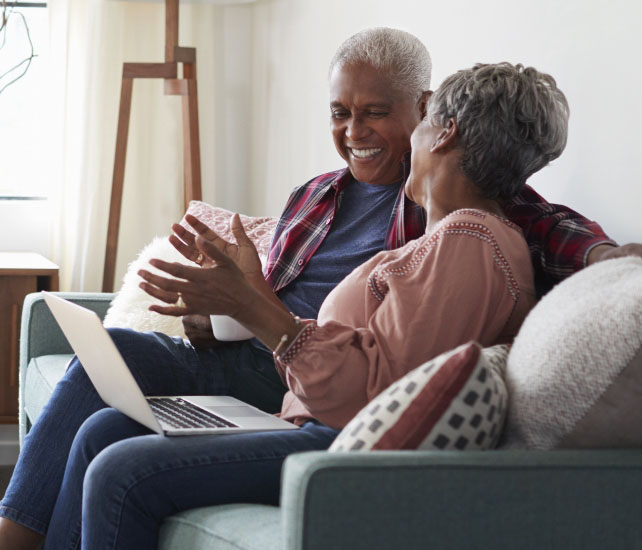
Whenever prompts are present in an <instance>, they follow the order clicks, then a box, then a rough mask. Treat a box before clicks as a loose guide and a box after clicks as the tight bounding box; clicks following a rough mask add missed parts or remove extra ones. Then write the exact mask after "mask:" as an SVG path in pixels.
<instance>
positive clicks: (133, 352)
mask: <svg viewBox="0 0 642 550" xmlns="http://www.w3.org/2000/svg"><path fill="white" fill-rule="evenodd" d="M110 334H111V336H112V339H113V340H114V342H115V343H116V346H117V347H118V349H119V350H120V353H121V354H122V355H123V357H124V359H125V361H126V362H127V365H128V366H129V368H130V370H131V372H132V374H133V375H134V378H135V379H136V381H137V382H138V384H139V386H140V387H141V389H142V391H143V393H145V394H146V395H177V394H178V395H180V394H183V395H190V394H191V395H199V394H203V395H233V396H235V397H238V398H240V399H243V400H244V401H247V402H249V403H251V404H252V405H255V406H257V407H259V408H261V409H263V410H265V411H267V412H277V411H278V410H280V408H281V402H282V399H283V394H284V393H285V391H286V388H285V387H284V386H283V383H282V382H281V379H280V378H279V375H278V373H277V372H276V369H275V368H274V363H273V360H272V357H271V354H270V353H269V351H268V350H266V349H265V348H263V347H262V346H260V345H258V344H256V343H255V342H254V341H251V340H250V341H246V342H240V343H228V344H225V345H221V346H219V347H217V348H214V349H212V350H206V351H199V350H196V349H194V348H193V347H192V346H191V345H190V344H189V343H186V342H183V340H181V339H180V338H170V337H168V336H165V335H164V334H159V333H138V332H134V331H131V330H126V329H110ZM105 407H106V405H105V403H104V402H103V401H102V399H100V397H99V396H98V394H97V393H96V391H95V389H94V387H93V385H92V383H91V381H90V380H89V378H88V377H87V375H86V373H85V371H84V369H83V368H82V365H81V364H80V363H79V362H78V360H77V359H76V358H74V360H73V361H72V363H71V365H70V367H69V369H68V370H67V372H66V374H65V375H64V377H63V378H62V379H61V380H60V382H59V383H58V384H57V385H56V387H55V389H54V392H53V395H52V396H51V399H50V400H49V402H48V403H47V405H46V406H45V408H44V409H43V411H42V413H41V415H40V417H39V418H38V420H37V422H36V423H35V424H34V426H33V428H32V429H31V430H30V431H29V434H28V435H27V437H26V438H25V441H24V446H23V448H22V450H21V453H20V456H19V458H18V463H17V464H16V467H15V469H14V474H13V476H12V478H11V482H10V484H9V486H8V487H7V491H6V493H5V496H4V498H3V500H2V502H0V516H3V517H6V518H9V519H11V520H14V521H16V522H18V523H20V524H22V525H24V526H26V527H29V528H30V529H33V530H34V531H37V532H39V533H41V534H45V533H46V532H47V529H48V527H49V521H50V518H51V514H52V512H53V509H54V505H55V504H56V500H57V499H58V493H59V491H60V487H61V484H62V480H63V475H64V472H65V467H66V465H67V458H68V456H69V452H70V449H71V446H72V443H73V441H74V436H75V435H76V433H77V432H78V429H79V428H80V426H81V425H82V424H83V422H84V421H85V420H87V418H89V417H90V416H91V415H92V414H94V413H95V412H96V411H98V410H100V409H103V408H105Z"/></svg>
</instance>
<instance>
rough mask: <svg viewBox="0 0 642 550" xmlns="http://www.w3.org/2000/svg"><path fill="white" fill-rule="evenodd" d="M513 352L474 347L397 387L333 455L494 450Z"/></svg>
mask: <svg viewBox="0 0 642 550" xmlns="http://www.w3.org/2000/svg"><path fill="white" fill-rule="evenodd" d="M507 355H508V347H507V346H494V347H492V348H487V349H484V350H482V348H481V347H480V345H479V344H477V343H476V342H469V343H468V344H464V345H462V346H459V347H458V348H456V349H454V350H451V351H449V352H446V353H443V354H441V355H439V356H438V357H436V358H435V359H432V360H431V361H428V362H427V363H424V364H423V365H421V366H420V367H418V368H416V369H414V370H413V371H411V372H409V373H408V374H407V375H406V376H404V377H403V378H401V379H399V380H398V381H397V382H395V383H394V384H392V385H391V386H390V387H388V388H387V389H386V390H384V391H383V392H382V393H380V394H379V395H378V396H377V397H375V399H373V400H372V401H371V402H370V403H368V405H366V406H365V407H364V408H363V409H362V410H361V411H360V412H359V413H358V414H357V416H356V417H355V418H353V419H352V420H351V421H350V422H349V423H348V425H347V426H346V427H345V428H344V429H343V430H342V431H341V433H340V434H339V436H338V437H337V438H336V439H335V441H334V442H333V444H332V446H331V447H330V449H329V450H330V451H367V450H383V449H439V450H443V449H453V450H456V449H459V450H464V449H468V450H470V449H488V448H492V447H494V446H495V444H496V442H497V440H498V439H499V435H500V432H501V429H502V426H503V423H504V417H505V409H506V407H505V405H506V400H507V397H506V387H505V386H504V381H503V370H504V366H505V364H506V357H507Z"/></svg>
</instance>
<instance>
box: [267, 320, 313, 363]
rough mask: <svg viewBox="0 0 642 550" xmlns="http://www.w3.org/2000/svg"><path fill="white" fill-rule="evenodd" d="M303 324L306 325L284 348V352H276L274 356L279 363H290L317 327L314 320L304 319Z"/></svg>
mask: <svg viewBox="0 0 642 550" xmlns="http://www.w3.org/2000/svg"><path fill="white" fill-rule="evenodd" d="M302 324H303V325H304V327H303V330H301V331H299V334H297V335H296V336H295V337H294V339H293V340H292V342H290V345H289V346H288V347H287V348H286V349H284V350H283V353H279V354H276V353H275V355H274V358H275V359H276V360H277V361H278V362H279V363H283V364H287V363H290V362H291V361H292V360H293V359H294V358H295V357H296V355H297V354H298V353H299V351H301V348H302V347H303V345H304V344H305V343H306V342H307V341H308V340H309V339H310V337H311V336H312V334H313V333H314V331H315V330H316V329H317V322H316V321H314V320H305V321H302Z"/></svg>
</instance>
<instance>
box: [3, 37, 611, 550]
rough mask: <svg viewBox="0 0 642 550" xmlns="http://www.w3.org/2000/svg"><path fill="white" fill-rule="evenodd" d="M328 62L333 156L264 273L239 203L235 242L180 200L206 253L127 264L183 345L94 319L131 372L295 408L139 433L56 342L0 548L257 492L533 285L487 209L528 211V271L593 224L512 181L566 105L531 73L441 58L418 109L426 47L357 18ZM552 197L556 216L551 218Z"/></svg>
mask: <svg viewBox="0 0 642 550" xmlns="http://www.w3.org/2000/svg"><path fill="white" fill-rule="evenodd" d="M462 75H463V76H462ZM329 80H330V115H331V130H332V135H333V139H334V143H335V146H336V148H337V151H338V152H339V154H340V155H341V156H342V157H343V158H344V159H345V161H346V163H347V168H345V169H344V170H340V171H337V172H331V173H328V174H324V175H321V176H318V177H316V178H314V179H312V180H310V181H309V182H308V183H306V184H305V185H303V186H301V187H300V188H297V189H295V191H294V192H293V194H292V195H291V197H290V199H289V201H288V203H287V205H286V208H285V211H284V213H283V215H282V216H281V218H280V220H279V225H278V227H277V230H276V234H275V236H274V239H273V243H272V246H271V250H270V254H269V259H268V265H267V268H266V272H265V276H264V275H263V274H262V273H261V268H260V263H259V261H258V258H257V255H256V251H255V250H254V249H253V247H252V246H251V243H250V242H249V241H248V240H247V238H246V237H245V236H244V233H243V229H242V227H241V226H240V223H239V221H238V218H235V220H234V233H235V236H236V237H237V244H231V243H223V242H221V241H220V240H219V239H217V238H216V236H214V235H212V234H211V233H210V232H209V231H208V230H207V228H205V227H204V226H202V224H199V222H198V221H197V220H194V219H191V223H192V224H193V225H194V229H195V231H196V232H197V233H199V235H200V236H199V237H198V238H195V237H194V235H192V234H191V233H189V232H187V231H185V230H184V229H182V228H181V227H180V226H175V231H176V235H175V236H173V237H172V242H173V243H174V244H175V246H177V248H179V250H181V251H182V252H183V253H184V254H185V256H186V257H188V258H190V259H192V260H194V261H196V262H198V263H199V264H200V263H201V261H200V260H201V259H202V258H203V257H206V258H209V259H208V260H207V261H206V262H205V263H203V265H202V266H201V265H199V266H195V267H187V266H184V267H178V266H175V265H172V264H165V263H163V262H156V265H157V266H158V267H160V268H162V269H164V270H165V271H167V273H170V274H173V275H176V276H178V277H179V280H178V281H173V282H172V281H170V280H168V279H165V278H163V277H155V276H153V275H152V274H150V273H143V274H142V275H143V276H144V278H145V279H146V280H147V282H146V283H144V288H145V290H147V291H148V292H149V293H150V294H154V295H156V296H157V297H159V298H161V299H162V300H163V301H165V302H167V303H168V304H172V303H174V305H168V306H162V307H161V306H159V307H157V310H158V311H160V312H162V313H166V314H170V315H181V316H183V317H184V319H185V323H186V329H187V331H188V335H189V337H190V339H191V340H192V343H193V345H191V344H190V343H189V342H184V341H183V340H180V339H172V338H169V337H167V336H165V335H162V334H156V333H147V334H139V333H135V332H133V331H128V330H114V329H112V330H111V335H112V338H113V339H114V342H115V343H116V345H117V347H118V348H119V350H120V352H121V354H122V355H123V356H124V358H125V360H126V362H127V364H128V366H129V367H130V370H131V371H132V374H133V375H134V377H135V379H136V380H137V382H138V383H139V385H140V387H141V388H142V390H143V392H144V393H146V394H148V395H176V394H192V395H194V394H228V395H234V396H235V397H239V398H241V399H243V400H244V401H247V402H250V403H252V404H254V405H256V406H259V407H260V408H262V409H264V410H267V411H270V412H276V411H279V410H280V411H281V415H282V416H283V417H284V418H286V419H289V420H292V421H293V422H295V423H297V424H298V425H299V426H301V427H300V429H299V430H294V431H288V432H272V433H261V434H238V435H233V436H225V437H218V436H196V437H184V438H166V437H161V436H156V435H149V432H148V431H147V430H146V429H145V428H143V427H142V426H140V425H138V424H137V423H136V422H134V421H132V420H129V419H128V418H126V417H124V416H123V415H121V414H120V413H118V412H117V411H115V410H113V409H109V408H106V406H105V404H104V403H103V402H102V400H101V399H100V398H99V397H98V395H97V394H96V392H95V390H94V388H93V386H92V385H91V382H90V381H89V380H88V378H87V376H86V374H85V373H84V370H83V368H82V365H81V364H80V363H79V362H78V360H77V359H76V358H75V359H74V360H73V361H72V363H71V365H70V368H69V369H68V371H67V373H66V374H65V376H64V378H63V380H62V381H61V382H60V383H59V384H58V386H57V387H56V389H55V391H54V394H53V396H52V398H51V400H50V402H49V404H48V405H47V406H46V408H45V410H44V411H43V413H42V415H41V417H40V418H39V419H38V421H37V422H36V423H35V425H34V427H33V428H32V430H31V432H30V433H29V435H28V436H27V438H26V440H25V446H24V448H23V450H22V452H21V456H20V459H19V461H18V464H17V466H16V470H15V473H14V477H13V478H12V481H11V484H10V486H9V488H8V490H7V493H6V495H5V498H4V499H3V501H2V503H1V505H0V516H2V520H1V521H0V549H4V548H11V549H12V550H13V549H17V548H29V547H32V548H35V547H37V545H38V544H39V542H40V539H41V538H42V535H44V534H45V533H46V534H47V537H46V540H45V548H56V549H57V548H66V547H76V546H77V545H78V543H79V541H80V543H81V544H82V547H83V548H98V547H101V546H102V545H103V542H104V541H105V540H110V541H112V547H113V548H136V549H143V548H156V545H157V536H158V529H159V527H160V524H161V522H162V521H163V518H165V517H167V516H169V515H171V514H174V513H176V512H177V511H179V510H183V509H186V508H193V507H198V506H205V505H208V504H214V503H223V502H239V501H243V502H248V501H251V502H260V503H276V502H277V501H278V492H279V480H280V470H281V464H282V462H283V460H284V458H285V457H286V456H287V455H288V454H290V453H293V452H297V451H305V450H314V449H325V448H327V447H328V446H329V445H330V444H331V442H332V441H333V439H334V438H335V436H336V435H337V433H338V430H339V429H340V428H341V427H343V426H344V425H345V424H346V422H347V421H348V420H349V419H350V418H351V416H352V415H354V413H355V412H356V411H357V410H359V409H360V408H361V407H362V406H363V405H364V404H365V403H367V402H368V401H369V400H370V399H371V398H372V397H373V396H374V395H376V394H377V393H378V392H379V391H380V390H382V389H383V388H384V387H386V386H387V385H388V384H390V383H391V382H392V381H394V380H396V379H397V378H399V377H400V376H401V375H403V374H404V373H406V372H407V371H408V370H409V369H411V368H414V367H416V366H417V365H418V364H420V363H421V362H423V361H425V360H426V359H429V358H431V357H434V356H435V355H437V354H438V353H440V352H441V351H444V350H446V349H449V348H451V347H454V346H456V345H457V344H459V343H461V342H463V341H467V340H470V339H475V340H478V341H479V342H481V343H482V344H483V345H489V344H491V343H495V342H503V341H509V340H510V339H511V338H512V336H513V335H514V334H515V332H516V331H517V328H518V326H519V324H520V322H521V320H522V319H523V317H524V315H525V314H526V312H527V311H528V309H529V307H530V306H531V305H532V303H533V300H534V297H533V288H532V273H531V267H530V260H529V255H528V248H527V246H526V244H525V242H524V240H523V237H522V235H521V233H520V231H519V229H518V228H517V227H516V226H515V225H513V224H512V223H511V222H510V221H508V220H507V219H506V217H505V216H506V215H509V217H511V215H512V214H514V217H515V218H517V219H518V220H519V221H520V223H521V224H522V225H523V227H525V228H529V230H528V233H527V236H529V238H532V239H533V241H534V242H535V244H534V245H533V246H532V248H533V249H534V250H538V251H542V257H543V258H544V259H545V260H546V261H544V262H542V261H538V263H537V266H536V273H538V272H539V273H541V274H544V278H546V277H549V276H550V275H555V274H556V273H558V272H559V271H560V270H559V269H558V268H559V265H558V263H556V262H558V260H559V258H560V257H561V258H564V257H567V256H568V258H570V259H569V262H570V263H571V264H572V263H573V262H575V253H576V252H577V250H579V249H581V250H583V251H584V252H586V253H587V254H588V252H589V251H590V250H591V249H592V247H594V246H595V245H599V244H604V243H608V242H609V241H608V239H607V238H606V237H605V236H604V235H603V233H602V232H601V230H600V229H599V227H598V226H595V225H591V223H590V222H587V221H586V220H584V219H583V218H581V217H579V216H577V215H575V214H574V213H572V212H569V211H566V210H564V209H560V208H557V209H555V208H553V207H551V206H550V205H546V208H542V207H541V206H542V200H541V198H539V197H538V196H537V195H536V194H534V192H532V190H530V189H528V188H527V187H525V186H524V181H525V180H526V178H527V177H528V176H529V175H530V174H531V173H532V172H533V171H535V170H536V169H539V168H541V167H542V166H544V165H545V164H546V163H547V162H548V161H550V160H551V159H552V158H555V156H557V155H558V154H559V153H560V152H561V150H562V149H563V146H564V141H565V133H564V132H562V130H564V129H565V126H566V117H567V114H568V112H567V109H566V104H565V101H564V100H563V96H562V94H561V92H559V91H558V90H557V88H556V87H555V86H554V83H553V81H552V79H550V78H549V77H546V76H544V75H540V74H539V73H537V72H536V71H534V70H531V69H529V70H522V69H521V68H519V67H511V66H508V65H502V66H491V67H490V68H486V67H482V68H476V69H473V70H470V71H467V72H464V73H461V75H460V76H458V77H456V78H455V80H454V81H452V82H451V81H450V80H449V81H448V82H447V83H445V84H444V86H442V87H441V88H440V90H439V91H438V92H437V93H436V94H435V98H434V99H432V100H430V103H429V118H428V119H426V121H424V122H423V123H421V124H420V122H421V121H422V119H424V117H425V115H426V106H427V101H428V97H429V95H430V94H429V92H428V87H429V80H430V58H429V56H428V52H427V51H426V49H425V47H424V46H423V45H422V44H421V42H420V41H419V40H417V39H416V38H415V37H413V36H411V35H409V34H408V33H404V32H402V31H396V30H393V29H370V30H368V31H364V32H362V33H359V34H358V35H356V36H355V37H352V38H351V39H349V40H347V41H346V42H345V43H344V44H343V45H342V46H341V47H340V49H339V51H338V52H337V54H336V56H335V58H334V59H333V62H332V64H331V68H330V78H329ZM470 94H473V95H470ZM493 94H494V95H493ZM472 97H475V98H477V99H478V100H479V102H475V101H473V100H472V99H471V98H472ZM493 98H494V99H493ZM482 106H483V108H482ZM418 125H419V128H418V130H417V132H416V133H415V134H414V137H413V143H414V145H415V147H414V150H413V155H412V174H411V176H410V178H409V179H408V181H407V182H406V181H405V180H406V176H407V173H408V170H409V167H410V164H409V159H408V157H409V151H410V138H411V135H412V133H413V130H415V128H416V127H417V126H418ZM558 130H559V131H558ZM404 184H405V190H406V192H407V194H408V197H409V198H410V199H412V200H408V199H406V197H405V194H404ZM516 193H518V194H517V195H516ZM524 193H526V195H525V194H524ZM511 213H512V214H511ZM554 214H555V215H554ZM565 218H567V219H572V220H573V224H572V225H569V226H562V224H559V223H558V222H559V221H560V220H561V219H565ZM569 227H570V229H569ZM574 228H580V229H581V230H577V231H576V230H575V229H574ZM426 230H427V231H428V232H427V233H426ZM557 231H561V232H562V234H563V235H564V238H557V237H558V236H559V233H557ZM569 232H570V233H572V236H573V237H574V239H575V240H574V239H569V238H568V234H569ZM543 235H546V236H547V238H549V239H550V243H552V245H551V246H549V243H548V242H547V241H546V239H542V236H543ZM413 239H415V240H413ZM578 240H581V247H579V248H578V247H577V246H573V247H572V253H568V254H567V253H566V252H567V251H566V250H564V249H563V248H564V246H567V244H568V243H570V242H573V243H574V245H576V244H577V241H578ZM559 243H563V244H562V245H559ZM217 245H218V246H220V248H221V249H222V250H223V249H224V250H225V251H226V252H227V254H223V253H222V252H221V251H220V250H219V248H218V247H217ZM551 248H554V249H555V248H557V249H559V248H562V249H563V250H562V254H557V253H556V254H549V253H548V252H549V251H550V249H551ZM557 249H556V250H555V252H558V250H557ZM382 251H383V252H382ZM584 252H582V254H584ZM551 258H552V260H550V259H551ZM360 265H361V267H358V266H360ZM542 265H543V266H544V268H542ZM355 268H356V269H355ZM353 270H354V271H353ZM562 271H563V270H562ZM569 271H570V272H572V269H570V270H568V269H567V270H566V272H569ZM466 277H468V278H466ZM344 278H345V280H344V282H343V283H341V284H340V285H339V282H340V281H341V280H343V279H344ZM549 282H550V281H549ZM337 285H338V286H337ZM335 287H336V288H335ZM333 289H334V290H333ZM179 296H180V297H181V301H182V305H181V307H178V305H176V302H177V299H178V298H179ZM212 313H221V314H228V315H231V316H232V317H234V318H236V319H237V320H238V321H239V322H241V323H242V324H244V325H245V326H246V327H247V328H249V329H250V330H252V331H253V332H254V334H256V336H257V337H258V338H259V339H260V341H261V342H259V341H258V340H256V339H254V340H250V341H246V342H240V343H233V344H221V343H220V342H219V343H216V342H214V341H213V339H212V336H211V329H210V327H209V326H207V325H205V327H206V330H205V332H204V333H202V332H200V331H199V330H198V328H197V327H198V326H200V321H201V320H202V319H204V318H208V316H209V314H212ZM293 314H294V315H293ZM295 316H296V317H295ZM298 318H303V319H305V321H300V320H299V319H298ZM315 319H316V321H315ZM195 320H196V321H197V322H196V323H194V321H195ZM194 325H197V326H196V327H195V326H194ZM273 352H274V353H275V356H276V359H275V358H274V357H273ZM282 379H283V380H284V381H285V382H286V385H284V383H283V382H282ZM286 386H287V387H286ZM288 388H289V389H290V390H291V391H290V392H289V393H288V394H287V395H286V397H285V400H283V395H284V393H285V391H286V390H287V389H288ZM168 487H171V490H167V489H168ZM81 517H82V523H81ZM3 545H4V546H3Z"/></svg>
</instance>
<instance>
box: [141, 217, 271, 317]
mask: <svg viewBox="0 0 642 550" xmlns="http://www.w3.org/2000/svg"><path fill="white" fill-rule="evenodd" d="M194 219H195V218H194ZM198 223H199V224H200V222H198ZM237 223H238V224H239V225H240V220H237ZM195 229H196V230H197V231H199V230H200V229H201V228H200V227H199V226H198V225H197V227H195ZM237 229H238V227H237ZM207 231H210V230H209V229H207ZM241 232H242V235H240V233H239V235H240V238H241V239H242V238H243V236H245V238H246V239H247V236H246V235H245V232H244V231H243V228H242V226H241ZM212 233H213V232H212ZM247 240H248V241H249V239H247ZM220 241H221V242H220V243H218V246H217V244H216V243H214V242H212V241H211V240H208V239H207V238H205V237H201V236H200V235H199V236H198V237H196V238H195V239H194V246H195V247H196V249H197V250H199V251H200V252H201V253H203V255H204V256H205V257H207V258H208V259H209V261H208V263H207V264H206V266H204V267H202V268H201V267H192V266H187V265H183V264H180V263H170V262H165V261H163V260H158V259H153V260H150V262H149V263H150V264H151V265H152V266H154V267H156V268H158V269H160V270H161V271H164V272H165V273H167V274H168V275H171V276H172V277H175V278H170V277H165V276H163V275H156V274H154V273H151V272H149V271H147V270H140V271H139V272H138V274H139V275H140V276H141V277H142V278H143V279H144V282H141V283H140V285H139V286H140V288H142V289H143V290H144V291H145V292H147V293H148V294H149V295H151V296H154V297H155V298H158V299H159V300H161V301H163V302H165V303H167V304H171V305H167V306H161V305H152V306H150V308H149V309H150V311H155V312H157V313H160V314H163V315H172V316H181V315H189V314H195V313H198V314H201V315H212V314H218V315H230V316H232V317H234V316H235V315H237V314H238V313H239V312H240V311H242V310H244V309H247V308H249V307H250V306H251V304H252V303H253V302H254V301H255V296H254V295H255V293H256V291H255V290H254V289H253V287H252V285H251V284H250V282H249V281H248V279H247V278H246V276H245V275H244V273H243V272H242V271H241V269H239V266H237V264H236V262H235V261H234V259H233V256H237V257H238V256H239V254H240V253H239V250H240V249H242V248H243V246H242V245H240V244H239V245H238V246H237V245H232V246H225V244H227V245H229V243H226V241H224V240H223V239H220ZM222 243H225V244H222ZM219 246H220V249H219ZM252 249H253V250H254V253H256V249H254V247H252ZM228 252H229V255H228ZM256 259H257V261H258V255H257V258H256ZM258 264H259V267H260V262H258ZM250 273H252V272H250ZM259 273H260V270H259ZM261 278H262V277H261ZM179 298H182V302H183V303H182V304H180V305H179V304H177V302H178V300H179Z"/></svg>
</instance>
